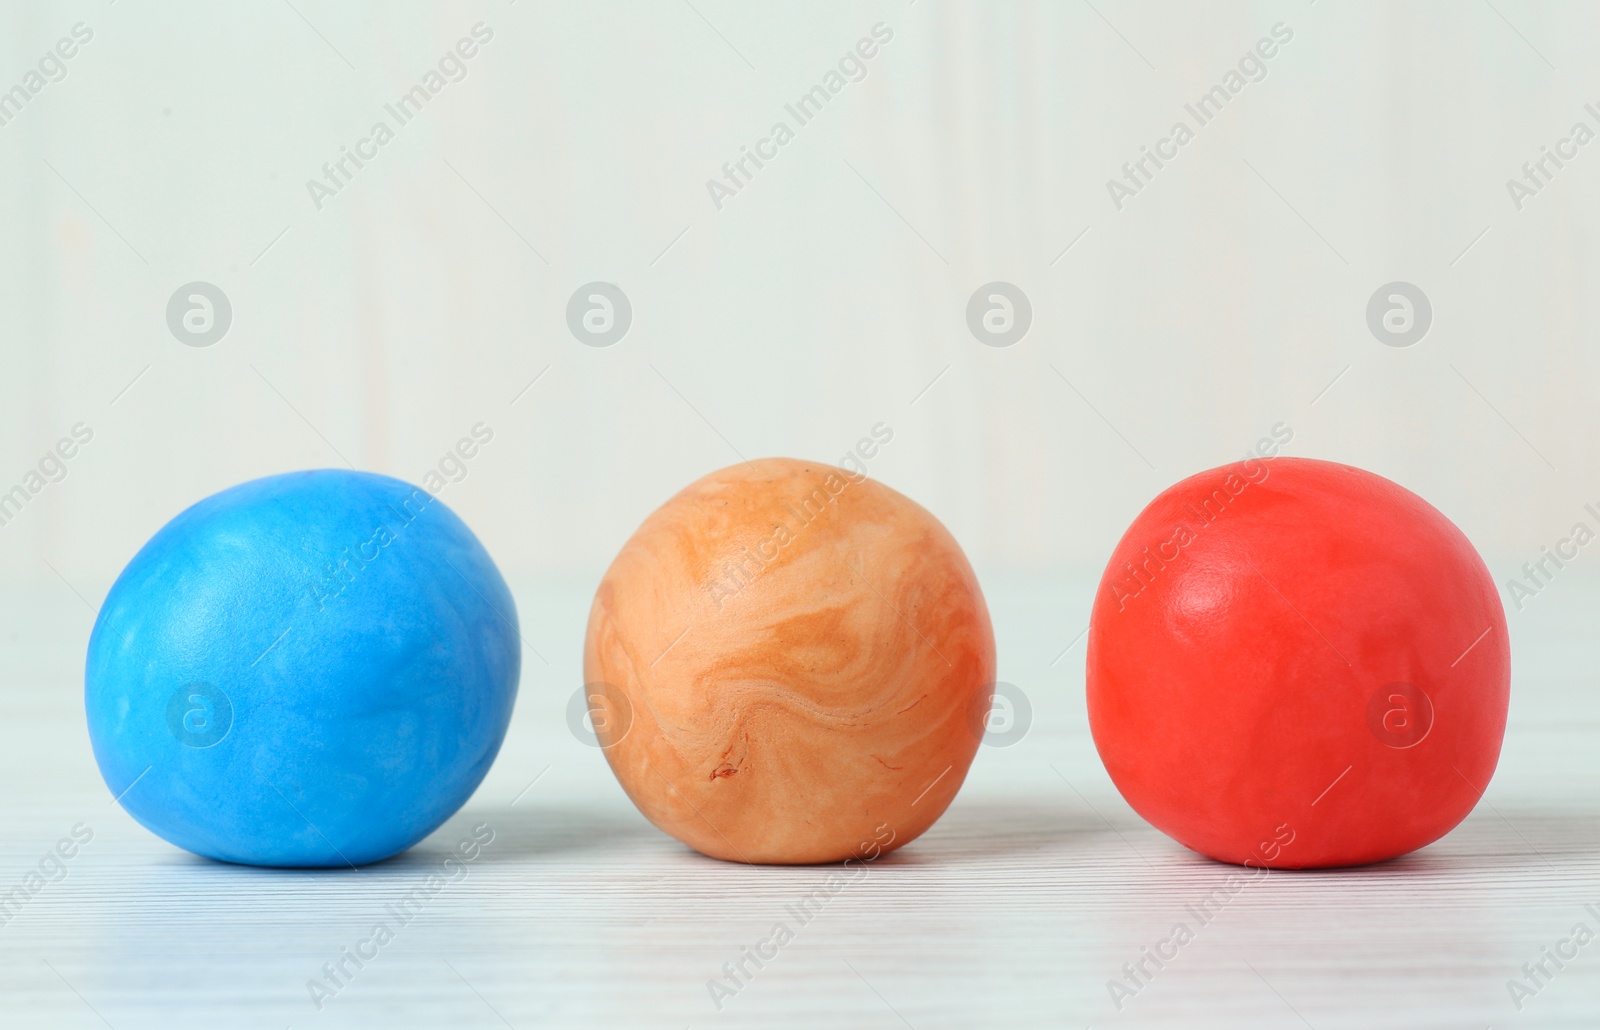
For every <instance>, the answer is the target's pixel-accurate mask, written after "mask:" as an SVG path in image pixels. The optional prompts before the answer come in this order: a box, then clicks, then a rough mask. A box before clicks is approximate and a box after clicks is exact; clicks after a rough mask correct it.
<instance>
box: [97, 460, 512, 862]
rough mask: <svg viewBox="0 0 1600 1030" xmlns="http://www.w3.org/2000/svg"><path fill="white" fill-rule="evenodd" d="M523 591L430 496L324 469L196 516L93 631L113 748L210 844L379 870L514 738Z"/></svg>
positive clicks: (137, 559) (119, 774)
mask: <svg viewBox="0 0 1600 1030" xmlns="http://www.w3.org/2000/svg"><path fill="white" fill-rule="evenodd" d="M520 640H521V637H520V635H519V633H518V629H517V613H516V608H515V606H514V604H513V603H512V600H511V593H510V591H509V590H508V589H507V588H506V584H505V580H504V579H502V578H501V576H500V572H499V570H498V569H496V568H495V565H494V562H493V561H492V560H491V559H490V557H489V554H488V552H487V551H485V550H484V548H483V545H482V544H481V543H479V542H478V539H477V537H475V536H473V534H472V531H471V530H470V529H468V528H467V526H466V524H465V523H463V522H462V521H461V519H459V518H458V517H457V516H456V515H455V513H454V512H452V511H450V509H449V508H447V507H445V505H444V504H443V502H441V501H439V500H438V499H437V498H435V497H433V496H432V495H431V494H429V493H428V492H427V491H425V490H422V489H420V488H417V487H413V486H411V485H409V484H407V483H403V482H401V481H400V480H397V479H391V478H389V477H388V476H380V475H375V474H372V473H367V472H346V471H341V470H335V469H321V470H314V471H305V472H291V473H287V474H284V475H277V476H269V477H267V478H265V479H257V480H253V481H251V482H248V483H242V484H240V485H238V486H235V487H232V488H230V489H227V490H224V491H222V492H221V493H218V494H214V495H213V496H211V497H208V498H206V499H205V500H203V501H201V502H200V503H198V504H196V505H194V506H193V507H191V508H189V509H188V510H187V511H184V512H183V513H181V514H180V515H178V516H177V517H176V518H174V519H173V520H172V521H171V522H169V523H167V525H166V526H164V527H162V529H161V530H160V531H159V532H157V533H156V535H155V536H154V537H152V538H151V539H150V541H149V543H147V544H145V546H144V547H143V548H141V549H140V551H139V552H138V554H136V555H134V557H133V560H132V561H130V562H129V563H128V567H127V568H125V569H124V570H123V571H122V575H121V576H119V577H118V578H117V581H116V583H115V584H114V585H113V586H112V588H111V592H110V594H109V595H108V596H107V597H106V600H105V604H104V605H103V606H102V607H101V609H100V616H99V618H98V620H96V622H95V626H94V632H93V634H92V635H91V637H90V640H89V654H88V662H87V668H86V670H85V677H84V683H85V688H84V694H85V704H86V707H87V711H88V719H89V737H90V740H91V742H92V744H93V746H94V755H95V760H96V761H97V762H98V763H99V765H100V772H101V775H102V776H104V777H105V781H106V784H107V785H108V786H109V787H110V788H111V790H112V793H113V794H115V795H118V796H119V797H120V801H121V804H122V806H123V808H125V809H127V811H128V813H129V814H130V815H132V816H133V817H134V818H135V819H137V820H138V821H139V822H140V823H142V824H144V826H146V827H147V828H149V829H150V830H151V831H153V832H154V833H156V834H158V835H160V836H161V837H164V838H165V839H166V840H168V841H170V842H171V843H173V844H176V845H177V846H179V847H181V848H185V849H187V850H189V851H192V852H194V853H195V854H198V855H204V856H207V857H209V858H215V859H220V860H222V861H226V862H239V863H245V864H249V865H263V866H345V865H351V866H358V865H362V864H364V863H368V862H376V861H379V860H381V859H384V858H388V857H390V856H392V855H395V854H398V853H399V852H401V851H404V850H405V849H406V848H409V847H411V846H412V845H413V844H416V843H417V842H418V841H420V840H422V839H423V838H424V837H426V836H427V835H428V834H429V833H431V832H433V831H434V830H435V829H437V828H438V827H439V825H440V824H442V823H443V822H444V821H445V820H446V819H448V818H449V817H450V816H451V815H452V814H454V813H455V812H456V811H457V810H458V809H460V807H461V806H462V805H463V804H464V803H465V802H466V800H467V798H468V797H470V796H471V795H472V792H473V791H474V790H475V789H477V786H478V784H479V783H481V782H482V781H483V777H484V775H485V774H486V773H487V772H488V771H489V766H490V765H491V764H492V763H493V761H494V758H495V755H496V753H498V751H499V750H500V744H501V742H502V741H503V740H504V739H505V733H506V727H507V725H508V724H509V723H510V720H511V709H512V705H513V703H514V702H515V700H516V693H517V679H518V676H519V674H520V672H521V663H522V652H521V647H520Z"/></svg>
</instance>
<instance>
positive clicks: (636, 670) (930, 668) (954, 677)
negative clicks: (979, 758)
mask: <svg viewBox="0 0 1600 1030" xmlns="http://www.w3.org/2000/svg"><path fill="white" fill-rule="evenodd" d="M584 674H585V677H586V678H587V679H588V681H589V691H590V692H591V695H592V696H593V697H595V698H596V707H595V716H596V717H595V720H594V721H595V725H596V727H597V730H598V732H599V737H600V742H601V744H602V746H604V747H605V754H606V757H607V758H608V759H609V760H610V762H611V768H612V770H613V771H614V772H615V773H616V774H617V779H618V780H620V781H621V783H622V787H623V789H624V790H625V791H627V793H628V796H629V797H630V798H632V799H633V802H634V804H636V805H638V806H639V810H640V811H642V812H643V813H644V814H645V815H646V816H647V817H648V818H649V819H650V821H651V822H653V823H655V824H656V825H657V826H659V827H660V828H661V829H663V830H665V831H666V832H667V833H670V834H672V835H673V836H674V837H677V838H678V839H679V840H681V841H683V842H684V843H685V844H688V845H689V846H690V847H693V848H695V849H697V850H699V851H701V852H704V853H705V854H707V855H711V856H713V857H715V858H722V859H728V860H731V861H742V862H771V863H810V862H833V861H839V860H843V859H849V858H856V859H857V860H862V861H865V860H870V859H874V858H877V857H878V855H880V854H882V853H883V852H886V851H889V850H893V849H894V848H897V847H900V846H902V845H904V844H906V843H909V842H910V841H911V840H913V839H915V838H916V837H917V836H918V835H919V834H921V833H922V832H923V831H924V830H926V829H927V828H928V827H929V826H931V825H932V824H933V822H934V820H935V819H937V818H938V817H939V816H940V814H941V813H943V812H944V810H945V808H946V806H948V805H949V804H950V802H951V800H952V799H953V798H954V797H955V795H956V791H957V790H959V789H960V787H961V782H962V780H963V779H964V778H965V777H966V773H967V767H968V765H969V764H971V762H972V757H973V753H974V752H975V751H976V750H977V747H978V743H979V739H980V737H981V734H982V720H981V719H980V720H979V722H978V724H977V727H976V728H975V725H974V720H973V717H972V713H973V711H974V710H975V708H976V709H978V710H982V709H983V706H984V705H985V704H986V703H987V701H988V697H989V694H990V692H991V691H992V688H993V683H994V635H993V632H992V630H991V629H990V626H989V612H988V609H987V608H986V607H985V606H984V602H983V594H982V592H981V591H980V590H979V589H978V581H977V578H976V577H975V576H974V575H973V573H972V568H971V566H969V565H968V564H967V559H966V557H965V556H964V555H963V554H962V553H961V548H960V547H958V546H957V545H956V542H955V540H954V539H953V538H952V537H951V536H950V534H949V532H947V531H946V530H945V528H944V526H942V525H941V524H940V523H939V521H938V520H937V519H935V518H934V517H933V516H932V515H930V514H928V512H927V511H925V510H924V509H923V508H922V507H920V506H919V505H917V504H916V503H915V502H913V501H911V500H910V499H908V498H906V497H904V496H903V495H901V494H898V493H896V492H895V491H893V490H891V489H889V488H888V487H886V486H883V485H882V484H880V483H877V482H876V481H873V480H870V479H867V478H866V477H865V476H863V475H859V474H855V473H851V472H846V471H845V470H843V469H839V468H834V467H832V466H829V465H823V464H818V463H815V462H804V461H796V460H793V459H788V458H769V459H765V460H762V461H756V462H749V463H745V464H740V465H734V466H732V467H730V468H725V469H723V470H722V471H720V472H713V473H712V474H711V475H709V476H706V477H705V478H704V479H701V480H699V481H698V482H695V483H692V484H690V485H689V486H688V487H687V488H685V489H684V490H683V492H681V493H679V494H678V495H677V496H676V497H673V498H672V499H671V500H669V501H668V502H667V503H666V504H664V505H662V506H661V507H660V508H658V509H657V510H656V511H655V512H654V513H653V514H652V515H651V516H650V517H649V518H647V519H645V521H644V524H643V525H642V526H640V527H639V529H638V531H637V532H635V533H634V534H633V537H632V539H630V540H629V541H628V542H627V544H626V545H625V546H624V547H623V548H622V552H621V553H620V554H618V555H617V558H616V560H615V561H614V562H612V563H611V568H610V569H609V570H608V571H607V572H606V574H605V578H604V579H603V580H601V583H600V588H599V590H598V591H596V593H595V598H594V606H593V607H592V608H591V609H590V613H589V631H588V640H587V643H586V645H585V648H584Z"/></svg>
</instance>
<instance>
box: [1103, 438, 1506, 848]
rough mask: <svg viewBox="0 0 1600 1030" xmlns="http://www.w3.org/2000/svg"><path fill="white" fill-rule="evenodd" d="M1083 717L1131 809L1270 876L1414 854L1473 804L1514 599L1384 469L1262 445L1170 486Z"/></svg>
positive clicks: (1106, 587)
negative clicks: (1274, 451) (1506, 604)
mask: <svg viewBox="0 0 1600 1030" xmlns="http://www.w3.org/2000/svg"><path fill="white" fill-rule="evenodd" d="M1087 662H1088V669H1087V684H1088V707H1089V727H1090V730H1091V732H1092V733H1093V735H1094V741H1095V746H1096V748H1097V749H1098V750H1099V752H1100V757H1101V759H1102V760H1103V761H1104V763H1105V766H1106V769H1107V771H1108V772H1109V773H1110V774H1111V779H1112V781H1113V782H1115V784H1116V786H1117V789H1118V790H1120V791H1121V792H1122V796H1123V797H1124V798H1126V799H1127V801H1128V804H1130V805H1131V806H1132V807H1133V808H1134V810H1135V811H1137V812H1138V813H1139V814H1140V815H1141V816H1143V817H1144V818H1145V819H1147V820H1148V821H1149V822H1150V823H1151V824H1152V825H1153V826H1155V827H1156V828H1157V829H1159V830H1161V831H1162V832H1163V833H1166V834H1167V835H1168V836H1170V837H1172V838H1173V839H1174V840H1176V841H1178V843H1180V844H1183V845H1184V846H1185V847H1188V848H1191V849H1193V850H1195V851H1198V852H1200V853H1201V854H1203V855H1207V856H1210V857H1211V858H1214V859H1218V860H1220V861H1223V862H1233V863H1238V864H1243V865H1251V866H1265V867H1272V868H1315V867H1328V866H1348V865H1360V864H1364V863H1369V862H1378V861H1382V860H1384V859H1389V858H1394V857H1395V856H1398V855H1403V854H1406V853H1407V852H1409V851H1414V850H1416V849H1417V848H1420V847H1423V846H1424V845H1426V844H1429V843H1431V842H1433V841H1435V840H1437V839H1439V838H1440V837H1442V836H1443V835H1444V834H1446V833H1448V832H1449V831H1450V830H1451V829H1452V828H1453V827H1455V825H1456V824H1457V823H1459V822H1460V821H1461V820H1462V819H1463V818H1465V817H1466V815H1467V813H1468V812H1470V811H1471V810H1472V808H1473V806H1474V805H1476V804H1477V801H1478V798H1479V797H1481V796H1482V794H1483V791H1484V790H1485V788H1487V786H1488V784H1489V779H1490V777H1491V776H1493V775H1494V770H1495V765H1496V763H1497V762H1498V760H1499V757H1500V745H1501V740H1502V738H1503V736H1504V734H1505V726H1506V709H1507V705H1508V703H1509V699H1510V683H1511V650H1510V641H1509V639H1508V637H1507V634H1506V621H1505V612H1504V609H1503V608H1502V607H1501V604H1500V598H1499V595H1498V593H1497V592H1496V590H1495V585H1494V581H1493V580H1492V578H1491V577H1490V574H1489V570H1488V569H1487V567H1485V565H1484V563H1483V559H1482V558H1481V557H1479V555H1478V552H1477V551H1476V550H1475V549H1474V548H1473V546H1472V544H1471V543H1470V542H1469V541H1468V540H1467V537H1466V536H1465V534H1463V533H1462V532H1461V530H1460V529H1458V528H1457V527H1456V526H1455V524H1454V523H1452V522H1451V521H1450V520H1449V519H1448V518H1446V517H1445V516H1444V515H1443V514H1441V513H1440V512H1439V511H1438V510H1437V509H1436V508H1434V507H1433V506H1432V505H1430V504H1428V502H1427V501H1425V500H1423V499H1422V498H1421V497H1419V496H1417V495H1416V494H1414V493H1412V492H1411V491H1409V490H1407V489H1405V488H1404V487H1401V486H1399V485H1398V484H1396V483H1393V482H1391V481H1389V480H1387V479H1385V478H1383V477H1382V476H1378V475H1375V474H1373V473H1371V472H1367V471H1364V470H1362V469H1358V468H1353V467H1351V466H1349V465H1341V464H1338V463H1335V462H1330V461H1318V460H1313V459H1308V458H1289V457H1278V458H1270V459H1260V458H1254V457H1252V458H1247V459H1246V460H1244V461H1242V462H1237V463H1234V464H1231V465H1224V466H1222V467H1220V468H1215V469H1211V470H1210V471H1207V472H1202V473H1200V474H1198V475H1195V476H1191V477H1189V478H1188V479H1185V480H1183V481H1182V482H1180V483H1178V484H1176V485H1175V486H1172V487H1170V488H1169V489H1167V490H1166V491H1165V492H1163V493H1162V494H1161V495H1160V496H1159V497H1157V498H1156V499H1155V500H1153V501H1151V502H1150V504H1149V505H1148V506H1147V507H1146V508H1145V509H1144V511H1142V512H1140V513H1139V516H1138V517H1137V518H1136V519H1134V521H1133V525H1131V526H1130V527H1128V530H1127V532H1126V533H1125V534H1124V535H1123V537H1122V540H1121V541H1120V542H1119V543H1118V544H1117V547H1116V550H1115V551H1114V553H1113V554H1112V556H1111V560H1110V562H1109V563H1108V564H1107V566H1106V571H1105V574H1104V576H1103V577H1102V578H1101V581H1100V586H1099V590H1098V592H1097V594H1096V596H1095V601H1094V608H1093V612H1092V614H1091V617H1090V623H1089V646H1088V659H1087Z"/></svg>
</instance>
